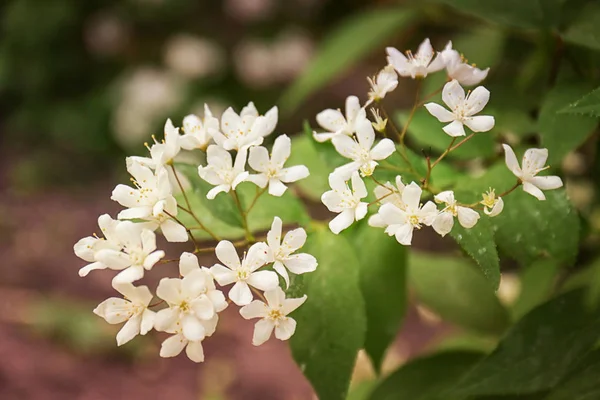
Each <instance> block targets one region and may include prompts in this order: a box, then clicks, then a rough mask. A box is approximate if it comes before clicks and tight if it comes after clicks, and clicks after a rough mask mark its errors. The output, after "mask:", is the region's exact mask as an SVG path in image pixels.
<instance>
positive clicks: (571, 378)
mask: <svg viewBox="0 0 600 400" xmlns="http://www.w3.org/2000/svg"><path fill="white" fill-rule="evenodd" d="M598 376H600V350H595V351H592V352H590V353H588V354H587V355H586V356H585V357H584V358H583V360H581V361H580V362H579V363H578V364H577V366H576V367H575V368H574V369H573V371H571V372H570V373H569V375H568V376H567V377H566V378H565V379H563V380H562V381H561V382H560V383H559V384H558V385H557V386H556V387H555V388H554V389H552V392H551V393H550V395H549V396H548V397H545V398H544V400H596V399H599V398H600V380H598Z"/></svg>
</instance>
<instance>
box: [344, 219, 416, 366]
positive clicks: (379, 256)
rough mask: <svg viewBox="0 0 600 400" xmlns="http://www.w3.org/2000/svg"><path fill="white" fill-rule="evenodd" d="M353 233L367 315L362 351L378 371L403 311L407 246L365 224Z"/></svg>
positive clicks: (404, 308) (396, 330) (402, 316)
mask: <svg viewBox="0 0 600 400" xmlns="http://www.w3.org/2000/svg"><path fill="white" fill-rule="evenodd" d="M352 233H353V234H354V235H353V237H352V239H353V240H352V242H353V244H354V247H355V248H357V249H361V250H362V251H358V252H357V256H358V262H359V263H360V288H361V290H362V294H363V298H364V300H365V310H366V314H367V333H366V337H365V350H366V352H367V354H368V355H369V357H370V358H371V361H372V362H373V366H374V368H375V370H376V371H377V372H378V373H379V372H381V363H382V362H383V359H384V356H385V352H386V350H387V348H388V346H389V345H390V344H391V343H392V342H393V341H394V339H395V338H396V336H397V334H398V330H399V329H400V325H401V323H402V320H403V319H404V315H405V313H406V262H407V260H406V247H405V246H402V245H401V244H399V243H398V242H397V241H396V240H395V239H394V238H393V237H390V236H388V235H386V234H385V233H384V232H382V231H381V230H379V229H374V228H372V227H370V226H369V225H368V224H366V223H363V224H361V225H360V226H359V227H358V229H356V230H355V231H353V232H352ZM366 249H368V251H365V250H366Z"/></svg>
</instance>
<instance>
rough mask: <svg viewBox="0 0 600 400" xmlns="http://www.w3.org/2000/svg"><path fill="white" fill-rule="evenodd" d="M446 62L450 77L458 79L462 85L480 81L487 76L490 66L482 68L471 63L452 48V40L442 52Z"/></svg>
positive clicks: (474, 83)
mask: <svg viewBox="0 0 600 400" xmlns="http://www.w3.org/2000/svg"><path fill="white" fill-rule="evenodd" d="M440 55H441V56H442V58H443V60H444V63H445V64H446V72H447V73H448V77H450V78H451V79H456V80H457V81H458V82H459V83H460V84H461V85H465V86H473V85H477V84H478V83H480V82H481V81H482V80H484V79H485V78H486V77H487V74H488V72H489V70H490V69H489V68H486V69H484V70H481V69H479V68H477V67H475V65H469V64H467V62H466V61H465V60H464V59H463V57H462V56H461V55H460V54H459V53H458V51H456V50H454V49H453V48H452V42H451V41H450V42H448V44H447V45H446V48H445V49H444V50H443V51H442V52H441V53H440Z"/></svg>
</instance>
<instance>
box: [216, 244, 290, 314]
mask: <svg viewBox="0 0 600 400" xmlns="http://www.w3.org/2000/svg"><path fill="white" fill-rule="evenodd" d="M215 253H216V255H217V258H218V259H219V261H221V262H222V263H223V264H225V266H223V265H221V264H215V265H213V266H212V268H211V269H210V272H211V274H212V275H213V276H214V278H215V280H216V281H217V282H218V283H219V285H221V286H225V285H229V284H232V283H234V282H235V285H233V287H232V288H231V290H230V291H229V298H230V299H231V300H232V301H233V302H234V303H235V304H237V305H238V306H243V305H246V304H249V303H250V302H251V301H252V299H253V296H252V292H251V291H250V287H249V286H252V287H255V288H256V289H259V290H263V291H265V290H272V289H274V288H275V287H277V286H278V284H279V281H278V279H277V274H276V273H275V272H273V271H257V269H259V268H260V267H262V266H263V265H265V263H266V262H267V259H268V255H269V248H268V247H267V245H266V244H265V243H255V244H253V245H252V246H250V248H249V249H248V253H247V254H246V255H245V257H244V259H243V260H242V261H241V262H240V258H239V256H238V254H237V252H236V250H235V247H234V246H233V243H231V242H229V241H227V240H222V241H220V242H219V244H218V245H217V247H216V249H215Z"/></svg>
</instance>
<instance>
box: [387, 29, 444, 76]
mask: <svg viewBox="0 0 600 400" xmlns="http://www.w3.org/2000/svg"><path fill="white" fill-rule="evenodd" d="M386 51H387V54H388V58H387V60H388V64H390V65H392V66H393V67H394V69H395V70H396V71H397V72H398V74H399V75H400V76H404V77H408V76H410V77H411V78H413V79H415V78H425V77H426V76H427V74H430V73H432V72H437V71H439V70H441V69H443V68H444V67H445V65H444V60H443V59H442V57H441V56H440V55H439V54H438V55H437V56H436V57H435V58H434V56H435V52H434V51H433V47H431V42H430V41H429V39H425V40H424V41H423V42H422V43H421V44H420V45H419V50H417V53H416V54H414V55H413V54H412V52H411V51H410V50H408V51H407V52H406V56H405V55H404V54H402V53H401V52H400V51H398V49H395V48H393V47H388V48H387V49H386Z"/></svg>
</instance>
